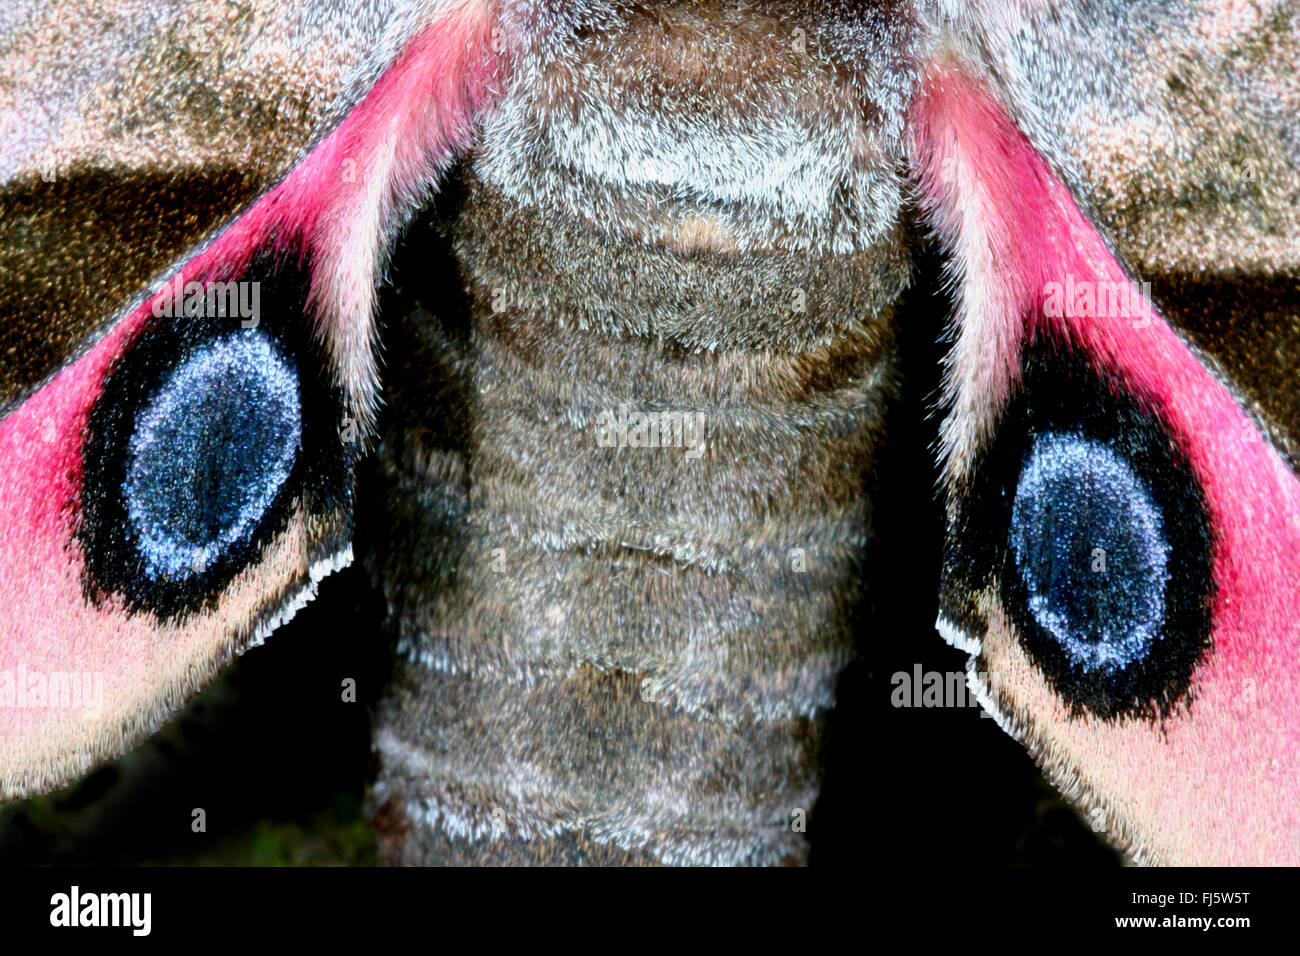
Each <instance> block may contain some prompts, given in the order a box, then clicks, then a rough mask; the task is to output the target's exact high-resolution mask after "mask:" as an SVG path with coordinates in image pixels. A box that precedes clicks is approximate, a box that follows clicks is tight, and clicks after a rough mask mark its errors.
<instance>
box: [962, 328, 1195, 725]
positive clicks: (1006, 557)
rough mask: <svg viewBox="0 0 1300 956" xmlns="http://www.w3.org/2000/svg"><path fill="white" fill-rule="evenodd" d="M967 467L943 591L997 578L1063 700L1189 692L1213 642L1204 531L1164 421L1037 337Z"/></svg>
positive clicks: (1118, 710)
mask: <svg viewBox="0 0 1300 956" xmlns="http://www.w3.org/2000/svg"><path fill="white" fill-rule="evenodd" d="M972 474H973V478H972V480H971V485H970V488H969V489H968V491H967V493H966V494H965V495H964V497H963V499H962V507H961V510H960V512H959V513H958V514H957V515H956V517H955V519H954V526H953V528H952V529H951V531H950V535H949V541H950V547H952V548H955V549H956V553H954V554H950V556H949V559H948V562H947V564H948V566H949V568H950V569H954V570H950V572H949V574H950V576H952V579H951V580H949V581H947V582H946V583H945V587H946V588H947V589H948V591H949V592H950V593H966V594H975V593H980V592H983V593H988V592H989V591H990V590H992V592H993V594H994V595H996V597H997V598H999V599H1000V603H1001V605H1002V608H1003V610H1004V611H1005V613H1006V614H1007V616H1008V617H1009V619H1010V620H1011V622H1012V623H1013V624H1014V626H1015V633H1016V637H1017V640H1018V642H1019V643H1020V645H1021V647H1022V648H1023V649H1024V651H1025V654H1026V656H1027V657H1028V659H1029V660H1030V662H1031V663H1033V664H1034V665H1035V666H1036V667H1037V669H1038V670H1039V671H1040V672H1041V673H1042V675H1043V677H1044V678H1045V679H1046V681H1047V683H1048V684H1049V686H1051V687H1052V689H1053V690H1054V691H1055V692H1056V694H1057V695H1058V696H1059V697H1060V698H1061V700H1062V701H1063V702H1064V703H1065V704H1066V705H1067V707H1068V708H1069V709H1070V710H1071V711H1072V712H1075V713H1082V712H1087V713H1091V714H1093V715H1095V716H1097V717H1100V718H1103V719H1107V720H1111V719H1116V718H1119V717H1123V716H1130V717H1131V716H1141V717H1146V718H1156V717H1159V716H1161V715H1164V714H1168V713H1169V712H1170V711H1171V710H1172V709H1173V708H1174V707H1175V706H1176V705H1178V704H1180V703H1187V702H1188V690H1189V688H1190V686H1191V680H1192V674H1193V672H1194V671H1195V669H1196V666H1197V664H1198V663H1199V662H1200V661H1201V660H1202V659H1203V658H1204V656H1205V654H1206V653H1207V652H1208V650H1209V647H1210V634H1211V624H1212V621H1211V606H1212V597H1213V575H1212V570H1211V569H1212V566H1213V539H1212V535H1211V530H1210V521H1209V516H1208V513H1207V510H1206V506H1205V499H1204V495H1203V494H1202V492H1201V489H1200V486H1199V484H1198V482H1197V480H1196V478H1195V476H1194V475H1193V473H1192V470H1191V467H1190V466H1189V465H1188V463H1187V460H1186V457H1185V456H1184V455H1183V454H1182V452H1181V451H1180V450H1179V445H1178V441H1177V438H1176V437H1175V436H1174V435H1172V434H1170V432H1169V431H1168V430H1167V429H1166V426H1165V424H1164V423H1163V421H1162V420H1161V419H1160V418H1159V417H1158V416H1157V415H1156V414H1155V413H1154V412H1153V411H1152V410H1151V409H1150V408H1149V407H1148V406H1146V405H1145V404H1144V403H1143V402H1142V401H1141V400H1140V399H1138V398H1136V397H1135V396H1133V395H1132V394H1130V393H1128V392H1127V391H1126V390H1125V388H1124V387H1123V385H1122V383H1120V382H1118V381H1116V380H1114V379H1113V378H1111V377H1110V376H1108V375H1107V374H1105V373H1104V372H1102V371H1099V370H1097V369H1096V368H1094V367H1093V366H1092V365H1091V364H1089V363H1088V362H1087V361H1086V360H1084V359H1082V358H1081V357H1079V356H1077V355H1074V354H1072V353H1068V352H1063V351H1057V350H1052V349H1049V348H1047V347H1045V346H1042V345H1040V346H1035V347H1031V348H1030V349H1028V350H1026V353H1025V358H1024V360H1023V364H1022V368H1021V376H1020V385H1019V388H1018V389H1017V391H1016V393H1015V394H1014V395H1012V396H1011V398H1010V399H1009V400H1008V402H1007V404H1006V406H1005V408H1004V410H1003V413H1002V417H1001V419H1000V421H999V423H998V428H997V431H996V433H995V435H994V438H993V439H992V441H991V442H990V443H989V444H988V446H987V447H986V448H985V449H984V451H983V452H982V453H981V454H980V455H979V457H978V458H977V459H976V466H975V468H974V470H973V472H972ZM957 575H960V577H961V579H960V580H958V579H957V577H956V576H957Z"/></svg>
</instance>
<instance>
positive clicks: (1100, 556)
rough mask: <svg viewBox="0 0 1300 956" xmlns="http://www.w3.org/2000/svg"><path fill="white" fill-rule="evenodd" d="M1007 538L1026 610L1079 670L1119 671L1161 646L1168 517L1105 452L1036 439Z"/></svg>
mask: <svg viewBox="0 0 1300 956" xmlns="http://www.w3.org/2000/svg"><path fill="white" fill-rule="evenodd" d="M1010 541H1011V550H1012V554H1013V556H1014V559H1015V565H1016V570H1017V571H1018V572H1019V575H1020V580H1021V582H1022V583H1023V585H1024V587H1025V590H1026V592H1027V594H1028V606H1029V611H1030V613H1031V614H1032V615H1033V618H1034V620H1035V621H1036V622H1037V623H1038V626H1039V627H1040V628H1041V629H1042V630H1043V631H1044V632H1046V633H1047V634H1049V635H1051V637H1052V638H1054V639H1055V640H1056V642H1057V643H1058V644H1059V645H1060V647H1061V649H1062V650H1063V651H1064V652H1065V654H1066V656H1067V657H1068V658H1069V659H1070V661H1071V662H1072V663H1073V664H1074V665H1075V666H1077V667H1078V668H1080V669H1081V670H1083V671H1085V672H1092V671H1103V672H1105V673H1114V672H1115V671H1117V670H1122V669H1123V668H1125V667H1128V666H1130V665H1132V664H1134V663H1136V662H1138V661H1140V660H1141V659H1142V658H1143V657H1145V656H1146V654H1147V653H1148V652H1149V651H1150V649H1151V646H1152V644H1153V643H1154V642H1155V641H1158V640H1160V638H1161V633H1162V629H1163V623H1164V605H1165V591H1166V584H1167V581H1168V564H1169V545H1168V544H1167V543H1166V541H1165V538H1164V521H1163V519H1162V517H1161V515H1160V510H1159V508H1158V507H1157V506H1156V504H1155V502H1154V501H1153V500H1152V498H1151V494H1150V492H1149V491H1148V489H1147V487H1146V485H1145V483H1144V482H1143V481H1142V480H1141V479H1140V478H1139V477H1138V476H1137V475H1136V474H1135V473H1134V471H1133V469H1132V467H1130V466H1129V464H1128V463H1127V462H1125V461H1124V460H1123V459H1121V458H1120V457H1119V456H1118V455H1116V454H1115V453H1114V452H1113V451H1112V450H1111V449H1110V448H1108V447H1107V446H1105V445H1103V444H1101V443H1100V442H1097V441H1094V440H1091V439H1088V438H1084V437H1081V436H1078V435H1069V434H1061V433H1056V432H1053V433H1049V434H1045V435H1040V436H1039V437H1038V438H1037V439H1036V440H1035V441H1034V445H1033V448H1032V450H1031V451H1030V453H1029V456H1028V460H1027V461H1026V463H1025V467H1024V468H1023V470H1022V471H1021V473H1020V480H1019V482H1018V483H1017V485H1016V492H1015V499H1014V502H1013V504H1012V507H1011V535H1010Z"/></svg>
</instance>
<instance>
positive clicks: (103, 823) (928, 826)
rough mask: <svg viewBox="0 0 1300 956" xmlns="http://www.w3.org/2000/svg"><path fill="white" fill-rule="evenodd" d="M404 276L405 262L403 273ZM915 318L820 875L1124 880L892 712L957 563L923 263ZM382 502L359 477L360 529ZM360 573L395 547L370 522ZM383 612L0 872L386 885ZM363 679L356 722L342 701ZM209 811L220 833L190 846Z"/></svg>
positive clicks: (934, 656) (290, 640)
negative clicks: (238, 874) (1070, 875)
mask: <svg viewBox="0 0 1300 956" xmlns="http://www.w3.org/2000/svg"><path fill="white" fill-rule="evenodd" d="M399 266H400V262H399ZM918 277H919V278H920V280H921V281H919V282H918V283H917V285H916V287H915V288H914V289H913V291H912V292H911V293H910V294H909V297H908V301H907V302H906V303H905V307H904V308H903V310H902V313H901V314H902V316H903V321H902V327H901V342H900V349H901V354H902V357H903V367H904V373H905V385H904V395H903V401H902V402H901V403H899V405H898V406H897V407H896V408H895V410H894V412H893V417H892V420H891V423H890V427H889V432H888V433H889V436H890V439H889V443H888V446H887V448H886V450H885V454H883V455H882V457H881V462H880V469H881V471H880V475H879V482H880V490H879V493H878V495H877V499H876V502H877V504H876V518H875V521H876V531H877V539H876V543H875V546H874V550H873V552H872V554H871V556H870V560H869V566H868V572H867V576H868V581H869V582H870V591H869V595H868V598H867V602H866V604H865V605H864V607H863V608H862V610H861V612H860V614H859V615H858V628H857V637H858V643H859V657H858V660H857V661H856V662H855V663H853V664H852V665H850V666H849V668H848V669H847V670H846V671H845V673H844V675H843V678H842V680H841V683H840V689H839V700H840V705H839V707H838V708H837V709H836V711H834V712H833V713H832V715H831V718H830V722H829V728H828V739H827V752H826V778H825V786H824V790H823V795H822V797H821V800H820V801H819V803H818V804H817V806H816V807H815V808H813V812H812V816H811V819H810V821H809V825H808V837H809V840H810V842H811V845H812V863H813V865H814V866H822V865H828V866H836V865H844V864H858V865H862V864H866V865H868V866H873V867H878V866H890V865H895V866H905V867H912V866H925V867H927V868H929V867H932V866H934V865H936V864H942V863H951V864H953V865H961V864H968V863H980V864H984V865H989V864H992V865H994V866H1002V865H1008V864H1011V865H1057V866H1065V865H1070V866H1077V865H1079V864H1084V865H1089V864H1095V865H1104V866H1113V865H1115V864H1116V863H1117V862H1118V858H1117V856H1116V855H1115V854H1114V852H1113V851H1111V850H1110V849H1109V848H1108V847H1107V846H1106V845H1105V844H1104V843H1102V842H1101V841H1100V840H1099V839H1098V838H1097V837H1095V836H1094V835H1093V834H1092V833H1091V832H1090V831H1089V829H1088V828H1087V826H1086V825H1085V824H1084V823H1083V822H1082V820H1081V819H1080V818H1079V817H1078V816H1077V815H1076V814H1075V813H1074V811H1073V810H1072V809H1070V808H1069V806H1068V805H1066V804H1065V803H1064V802H1063V801H1062V800H1061V798H1060V797H1059V796H1058V795H1057V794H1056V793H1055V791H1054V790H1053V789H1052V788H1051V787H1050V786H1048V785H1047V784H1046V783H1045V782H1044V781H1043V780H1042V778H1041V776H1040V775H1039V773H1038V771H1037V770H1036V768H1035V767H1034V765H1033V763H1032V761H1031V760H1030V759H1029V757H1028V756H1027V755H1026V754H1025V753H1024V751H1023V750H1022V749H1021V748H1020V746H1019V745H1018V744H1017V743H1016V742H1015V741H1013V740H1012V739H1011V738H1010V737H1008V736H1007V735H1006V734H1004V733H1003V732H1002V731H1001V730H1000V729H999V728H998V726H997V725H996V723H994V721H992V720H990V719H988V718H984V717H981V716H980V711H979V709H978V708H975V707H971V708H966V709H952V708H936V709H924V708H916V709H911V708H906V709H903V708H894V707H893V706H891V702H890V697H891V692H892V690H893V685H892V683H891V680H890V677H891V675H892V674H893V673H895V672H896V671H904V672H908V673H911V671H912V669H913V667H914V666H915V665H916V664H917V663H919V664H920V665H921V667H922V670H923V671H929V670H936V671H954V670H962V669H963V668H964V666H965V655H964V654H963V653H961V652H959V651H956V650H954V649H952V648H949V647H948V646H947V645H945V644H944V643H943V641H942V640H941V639H940V638H939V636H938V635H937V634H936V633H935V630H934V620H935V615H936V605H935V596H936V593H937V580H938V570H939V562H940V558H941V547H942V527H941V523H940V506H939V504H938V501H937V498H936V495H935V488H936V473H935V466H934V461H933V452H932V449H933V447H934V440H935V435H936V432H937V417H936V415H935V413H934V410H933V406H934V401H935V397H936V389H937V386H938V369H939V362H940V359H941V357H942V350H943V344H942V343H941V342H940V341H939V340H940V337H941V336H940V332H941V329H942V327H943V317H944V316H945V315H947V314H948V311H949V308H950V303H949V302H947V300H946V299H945V298H944V296H943V294H942V292H941V289H940V283H939V281H938V263H937V261H936V260H935V258H934V257H933V255H932V254H930V253H926V254H925V255H924V256H923V257H922V259H921V262H920V264H919V268H918ZM369 498H370V493H369V490H368V487H367V483H366V481H365V479H364V477H363V479H362V481H361V485H360V488H359V515H361V516H364V514H365V507H366V502H367V500H368V499H369ZM358 524H359V527H358V540H357V550H358V553H360V552H361V551H362V549H364V548H367V547H376V546H382V542H374V541H371V540H369V538H368V537H367V523H366V522H365V521H364V520H360V521H359V522H358ZM383 611H384V608H383V602H382V599H380V598H379V597H378V596H377V595H376V594H375V593H374V592H373V591H372V589H371V588H370V587H369V582H368V580H367V577H366V574H365V572H364V570H362V569H361V568H359V567H353V568H350V569H348V570H346V571H344V572H342V573H340V574H337V575H334V576H332V577H330V578H327V579H326V580H325V582H323V584H322V588H321V594H320V596H319V598H317V600H316V601H314V602H313V603H312V604H310V605H308V607H307V608H306V609H305V610H303V611H301V612H299V614H298V617H297V618H296V619H295V620H294V621H292V622H291V623H290V624H289V625H287V626H286V627H284V628H282V629H281V630H280V631H277V632H276V633H275V634H273V635H272V636H271V638H270V639H269V640H268V641H267V643H266V645H265V646H263V647H260V648H257V649H254V650H252V651H250V652H249V653H248V654H246V655H245V656H244V657H243V658H241V659H240V660H239V661H238V662H237V664H236V665H235V666H233V667H232V668H230V669H229V670H228V671H227V672H226V673H225V675H223V677H222V678H221V679H219V680H218V682H217V683H216V684H215V685H214V686H213V687H211V688H210V689H209V690H207V691H206V692H205V693H203V694H202V695H200V696H199V697H198V698H196V699H195V700H194V701H193V702H192V703H191V705H190V706H189V707H187V708H186V709H185V710H184V711H183V712H182V713H181V714H180V715H178V716H177V717H176V718H175V719H173V720H172V721H170V722H169V723H168V725H167V726H166V727H165V728H164V729H163V730H162V731H160V732H159V733H158V734H156V735H155V736H154V737H153V738H151V739H150V740H149V741H147V742H146V743H144V744H143V745H141V746H140V747H138V748H136V750H135V751H133V752H132V753H130V754H128V755H127V756H126V757H124V758H122V759H121V760H119V761H117V762H116V763H114V764H111V765H109V766H106V767H103V768H101V769H100V770H98V771H96V772H94V773H92V774H91V775H90V776H89V777H87V778H86V779H84V780H82V781H81V782H79V783H78V784H76V785H74V786H72V787H70V788H67V789H65V790H62V791H59V792H56V793H53V794H49V795H47V796H44V797H40V798H37V799H33V800H28V801H23V802H20V803H16V804H10V805H6V806H3V807H0V863H9V864H14V863H18V864H47V863H56V864H137V863H180V864H210V863H211V864H373V863H376V862H378V860H377V857H376V846H375V840H374V837H373V835H372V833H371V830H370V828H369V826H368V825H367V823H366V820H365V815H364V812H363V800H364V797H365V790H366V787H367V785H368V782H369V781H370V780H371V779H373V775H374V770H375V768H374V766H373V762H372V757H371V754H370V724H369V722H370V713H371V711H370V708H371V707H372V705H373V704H374V703H375V702H376V701H377V700H378V699H379V697H380V695H381V693H382V690H383V686H384V682H385V679H386V675H387V674H388V672H389V667H390V664H389V656H390V653H391V647H390V644H389V640H388V638H387V637H386V635H385V632H384V630H383V628H382V626H381V622H382V617H383ZM348 677H351V678H354V679H355V680H356V681H357V686H358V702H357V703H353V704H349V703H343V702H342V700H341V693H340V690H341V683H342V681H343V679H344V678H348ZM195 808H203V809H204V811H205V812H206V817H207V831H206V832H205V833H194V832H193V831H192V829H191V819H192V817H191V814H192V811H193V810H194V809H195Z"/></svg>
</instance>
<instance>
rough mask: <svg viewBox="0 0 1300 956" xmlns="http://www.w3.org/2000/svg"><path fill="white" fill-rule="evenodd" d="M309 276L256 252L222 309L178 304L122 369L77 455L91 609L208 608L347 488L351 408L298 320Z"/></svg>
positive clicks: (163, 611) (219, 298)
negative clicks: (345, 430)
mask: <svg viewBox="0 0 1300 956" xmlns="http://www.w3.org/2000/svg"><path fill="white" fill-rule="evenodd" d="M307 278H308V272H307V270H306V269H305V268H304V267H302V266H301V265H300V264H299V263H298V261H297V260H296V259H289V260H271V259H270V258H267V257H259V258H258V259H257V260H255V262H254V264H253V266H252V267H250V269H249V270H248V271H247V272H246V273H245V274H244V275H241V276H239V277H238V278H237V279H234V280H232V284H231V285H228V286H223V287H222V288H219V289H217V290H216V294H215V295H214V296H213V301H214V302H215V303H216V304H217V306H218V308H217V309H216V310H215V311H213V310H210V309H209V308H207V307H206V304H205V305H204V306H200V307H198V308H195V309H192V310H187V309H185V308H183V307H182V306H181V305H180V303H179V302H178V303H177V305H175V306H174V307H171V308H169V309H167V310H166V312H167V313H169V314H164V315H162V316H159V317H156V318H153V319H152V320H151V321H150V322H149V324H148V325H147V327H146V328H144V329H143V330H142V331H141V332H140V333H139V334H138V335H136V336H135V338H134V339H133V341H132V342H131V343H130V344H129V346H128V347H127V350H126V351H125V353H124V354H123V356H122V357H121V358H120V359H119V360H118V361H117V363H116V364H115V365H114V367H113V368H112V370H111V371H110V373H109V375H108V377H107V379H106V380H105V383H104V387H103V390H102V393H101V395H100V397H99V399H98V401H97V402H96V404H95V407H94V408H93V409H92V411H91V415H90V421H89V428H88V435H87V439H86V443H85V446H84V451H83V455H84V458H83V468H82V483H81V494H80V506H81V515H80V522H79V524H78V538H79V540H80V542H81V545H82V551H83V553H84V555H85V564H86V569H85V579H84V585H85V589H86V592H87V596H88V597H89V598H90V599H91V600H94V601H97V602H98V601H101V600H103V599H105V598H108V597H109V596H114V595H115V596H118V597H120V598H122V599H123V600H124V601H125V603H126V605H127V607H129V608H130V609H131V610H133V611H137V612H143V611H148V612H151V613H153V614H155V615H157V616H159V617H161V618H164V619H176V618H179V617H182V616H184V615H186V614H189V613H193V612H195V611H198V610H200V609H202V608H210V607H212V606H213V605H214V604H215V601H216V598H217V597H218V595H219V594H220V593H221V592H222V591H223V590H224V589H225V587H226V586H227V585H228V584H229V583H230V582H231V580H233V578H234V577H235V576H236V575H237V574H239V573H240V572H241V571H242V570H244V568H246V567H247V566H248V565H249V564H250V563H252V562H254V561H255V560H257V558H258V557H259V556H260V555H261V553H262V552H263V550H264V549H265V547H266V545H267V544H268V543H269V542H270V541H271V540H272V539H273V538H274V537H275V536H276V535H277V534H279V533H281V532H282V531H283V530H284V529H285V527H286V526H287V523H288V521H289V518H290V516H291V513H292V510H293V509H294V506H295V502H302V503H303V504H304V505H306V506H308V509H309V510H311V511H313V512H315V513H320V512H321V510H322V509H329V508H331V507H334V506H337V505H338V504H339V499H340V498H341V496H345V495H347V494H349V493H350V483H349V481H348V469H347V463H346V461H345V456H346V455H347V450H346V449H344V448H343V446H342V445H341V443H340V440H339V434H338V430H337V429H338V425H339V421H340V419H341V414H342V412H341V409H342V398H341V394H340V391H339V389H338V388H337V387H336V386H335V385H334V383H333V381H332V379H331V377H330V375H329V373H328V371H327V370H328V368H329V365H328V362H327V360H326V356H325V354H324V351H323V349H322V348H321V347H320V346H319V344H318V343H317V342H316V341H315V339H314V337H313V336H312V335H311V332H310V326H309V323H308V322H307V321H306V320H305V318H304V309H305V302H306V292H307ZM204 286H205V291H206V286H207V284H206V283H205V284H204ZM230 293H233V294H230ZM240 296H242V298H240ZM252 303H256V309H255V314H249V315H245V314H244V313H245V312H250V311H252V310H250V309H248V308H247V307H248V306H249V305H250V304H252ZM190 304H192V305H195V304H197V300H194V301H191V303H190ZM191 311H192V312H193V313H194V314H189V313H190V312H191ZM209 312H211V313H212V314H209Z"/></svg>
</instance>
